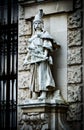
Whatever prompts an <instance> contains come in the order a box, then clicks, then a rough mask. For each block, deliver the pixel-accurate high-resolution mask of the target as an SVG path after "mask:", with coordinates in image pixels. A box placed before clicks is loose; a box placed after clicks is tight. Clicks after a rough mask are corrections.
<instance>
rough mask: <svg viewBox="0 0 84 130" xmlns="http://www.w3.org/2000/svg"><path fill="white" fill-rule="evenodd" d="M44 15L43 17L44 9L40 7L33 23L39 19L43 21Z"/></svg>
mask: <svg viewBox="0 0 84 130" xmlns="http://www.w3.org/2000/svg"><path fill="white" fill-rule="evenodd" d="M42 17H43V10H42V9H39V12H38V14H36V15H35V17H34V20H33V23H35V22H37V21H39V22H41V23H43V20H42Z"/></svg>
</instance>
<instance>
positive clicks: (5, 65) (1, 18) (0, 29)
mask: <svg viewBox="0 0 84 130" xmlns="http://www.w3.org/2000/svg"><path fill="white" fill-rule="evenodd" d="M17 9H18V6H17V0H0V130H7V128H8V129H9V130H16V128H17V53H18V48H17V47H18V44H17V43H18V36H17V34H18V24H17Z"/></svg>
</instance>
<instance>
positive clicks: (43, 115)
mask: <svg viewBox="0 0 84 130" xmlns="http://www.w3.org/2000/svg"><path fill="white" fill-rule="evenodd" d="M34 102H35V101H33V103H30V104H24V105H22V106H20V107H21V109H22V118H21V121H22V122H23V126H22V127H21V130H70V128H69V126H68V124H67V121H66V113H67V109H68V105H66V104H57V103H48V102H46V101H43V102H36V103H34Z"/></svg>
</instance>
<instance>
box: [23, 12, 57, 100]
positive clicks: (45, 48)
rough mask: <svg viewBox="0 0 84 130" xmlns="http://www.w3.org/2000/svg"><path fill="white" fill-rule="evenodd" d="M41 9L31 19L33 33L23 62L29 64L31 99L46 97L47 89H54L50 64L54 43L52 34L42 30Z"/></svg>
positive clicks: (51, 63) (51, 62)
mask: <svg viewBox="0 0 84 130" xmlns="http://www.w3.org/2000/svg"><path fill="white" fill-rule="evenodd" d="M42 17H43V11H42V10H39V13H38V14H36V16H35V18H34V20H33V26H34V33H33V35H32V37H31V38H29V40H28V41H29V45H28V54H27V56H26V58H25V61H24V64H26V65H28V64H29V65H30V69H31V80H30V90H31V91H32V98H33V99H36V98H38V99H46V93H47V91H53V90H54V89H55V82H54V79H53V76H52V73H51V69H50V66H51V65H53V59H52V55H51V54H52V53H53V51H54V49H55V48H56V47H55V46H56V43H55V42H54V39H53V38H52V36H51V35H50V34H49V33H48V32H47V31H44V27H43V20H42Z"/></svg>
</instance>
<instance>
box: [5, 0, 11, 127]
mask: <svg viewBox="0 0 84 130" xmlns="http://www.w3.org/2000/svg"><path fill="white" fill-rule="evenodd" d="M7 6H8V13H7V23H8V39H7V77H8V78H7V91H6V95H7V99H6V128H8V129H10V78H9V77H10V38H11V37H10V26H11V0H8V5H7Z"/></svg>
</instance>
